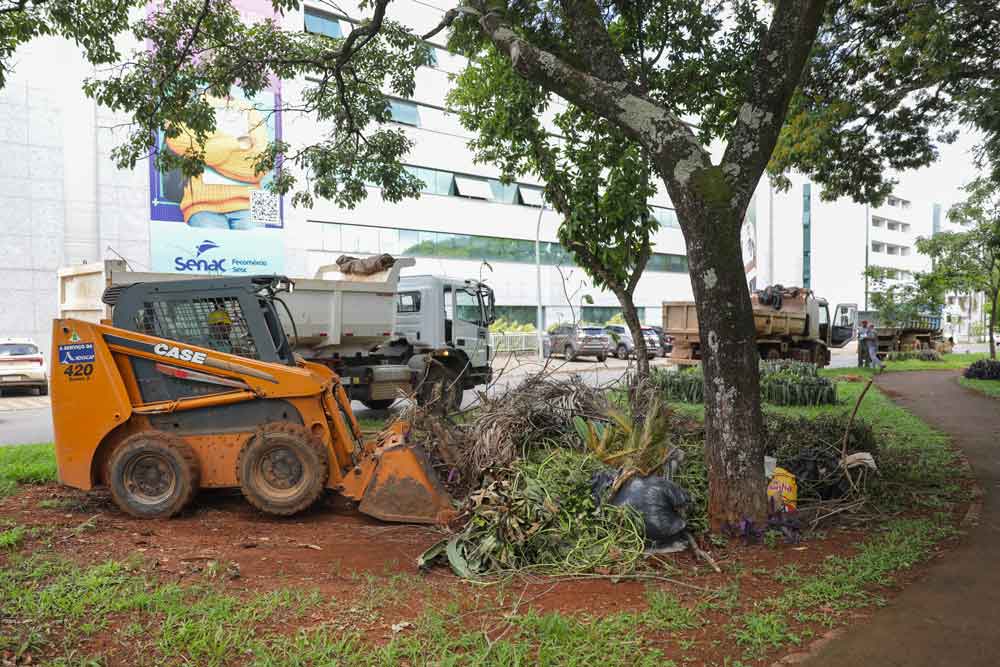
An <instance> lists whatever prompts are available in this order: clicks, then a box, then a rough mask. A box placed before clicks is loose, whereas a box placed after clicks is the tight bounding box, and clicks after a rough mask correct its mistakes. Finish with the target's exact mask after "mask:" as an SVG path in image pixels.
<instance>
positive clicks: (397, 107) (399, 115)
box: [389, 98, 420, 127]
mask: <svg viewBox="0 0 1000 667" xmlns="http://www.w3.org/2000/svg"><path fill="white" fill-rule="evenodd" d="M389 117H390V118H392V120H394V121H396V122H397V123H402V124H403V125H412V126H414V127H420V114H419V112H418V111H417V105H416V104H414V103H413V102H407V101H405V100H397V99H395V98H389Z"/></svg>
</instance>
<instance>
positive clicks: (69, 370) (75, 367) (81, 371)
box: [63, 364, 94, 381]
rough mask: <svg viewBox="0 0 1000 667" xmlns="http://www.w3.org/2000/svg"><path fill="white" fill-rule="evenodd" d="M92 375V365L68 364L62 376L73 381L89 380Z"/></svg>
mask: <svg viewBox="0 0 1000 667" xmlns="http://www.w3.org/2000/svg"><path fill="white" fill-rule="evenodd" d="M93 374H94V364H69V365H68V366H66V369H65V370H64V371H63V375H65V376H66V377H68V378H69V379H70V381H73V380H89V379H90V376H91V375H93Z"/></svg>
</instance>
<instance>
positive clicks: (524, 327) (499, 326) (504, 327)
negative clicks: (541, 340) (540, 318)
mask: <svg viewBox="0 0 1000 667" xmlns="http://www.w3.org/2000/svg"><path fill="white" fill-rule="evenodd" d="M490 331H492V332H494V333H505V332H506V333H534V332H535V325H534V324H530V323H522V322H515V321H513V320H508V319H507V318H505V317H500V318H498V319H496V320H494V321H493V324H491V325H490Z"/></svg>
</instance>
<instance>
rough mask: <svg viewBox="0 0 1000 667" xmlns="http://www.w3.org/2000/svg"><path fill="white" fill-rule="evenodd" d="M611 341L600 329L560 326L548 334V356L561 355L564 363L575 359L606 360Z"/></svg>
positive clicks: (570, 325)
mask: <svg viewBox="0 0 1000 667" xmlns="http://www.w3.org/2000/svg"><path fill="white" fill-rule="evenodd" d="M610 343H611V339H610V338H609V337H608V335H607V334H606V333H605V332H604V329H602V328H601V327H588V326H580V325H577V326H573V325H572V324H560V325H558V326H556V327H555V328H554V329H552V330H551V331H550V332H549V353H548V354H549V356H550V357H551V356H552V355H553V354H561V355H563V356H564V357H566V361H573V360H574V359H576V358H577V357H595V358H596V359H597V360H598V361H604V360H605V359H607V358H608V346H609V345H610Z"/></svg>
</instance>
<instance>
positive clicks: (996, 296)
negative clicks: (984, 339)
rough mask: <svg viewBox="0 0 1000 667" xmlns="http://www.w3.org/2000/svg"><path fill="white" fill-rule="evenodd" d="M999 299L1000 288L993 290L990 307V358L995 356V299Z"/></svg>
mask: <svg viewBox="0 0 1000 667" xmlns="http://www.w3.org/2000/svg"><path fill="white" fill-rule="evenodd" d="M998 300H1000V290H996V289H994V290H993V307H992V308H990V359H996V358H997V341H996V334H995V333H993V329H994V327H996V325H997V301H998Z"/></svg>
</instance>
